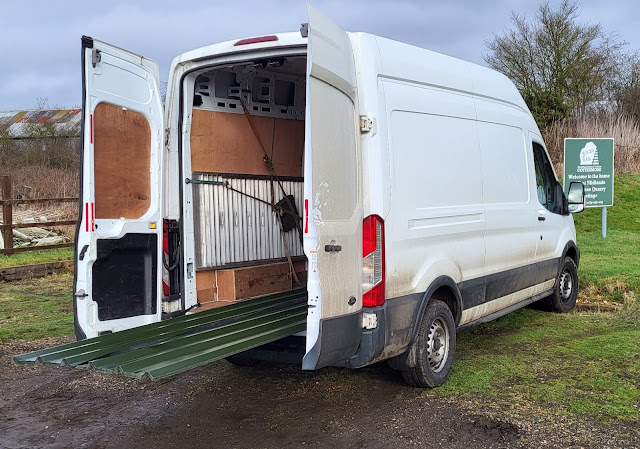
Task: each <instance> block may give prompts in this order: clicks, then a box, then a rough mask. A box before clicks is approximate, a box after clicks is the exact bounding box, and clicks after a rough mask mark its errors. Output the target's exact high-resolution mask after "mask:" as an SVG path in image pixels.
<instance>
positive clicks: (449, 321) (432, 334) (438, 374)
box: [402, 299, 456, 388]
mask: <svg viewBox="0 0 640 449" xmlns="http://www.w3.org/2000/svg"><path fill="white" fill-rule="evenodd" d="M413 345H415V350H416V366H415V367H413V368H409V369H407V370H402V378H403V379H404V381H405V382H406V383H408V384H409V385H411V386H414V387H419V388H434V387H437V386H438V385H442V384H443V383H444V381H445V380H447V377H449V373H450V372H451V366H452V365H453V356H454V354H455V352H456V325H455V321H454V320H453V315H452V314H451V310H450V309H449V307H448V306H447V305H446V304H445V303H444V302H442V301H440V300H438V299H431V300H430V301H429V304H428V305H427V308H426V309H425V311H424V314H423V315H422V320H421V321H420V327H419V328H418V335H417V336H416V339H415V341H414V342H413ZM411 349H412V350H413V349H414V348H411ZM434 350H435V351H436V354H435V355H432V354H433V351H434Z"/></svg>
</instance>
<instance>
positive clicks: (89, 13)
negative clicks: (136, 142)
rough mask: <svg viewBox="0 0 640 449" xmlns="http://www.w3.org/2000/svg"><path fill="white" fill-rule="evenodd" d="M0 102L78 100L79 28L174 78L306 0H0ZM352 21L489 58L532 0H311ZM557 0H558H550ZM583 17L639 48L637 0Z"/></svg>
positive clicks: (295, 21)
mask: <svg viewBox="0 0 640 449" xmlns="http://www.w3.org/2000/svg"><path fill="white" fill-rule="evenodd" d="M0 2H1V3H0V5H2V6H1V9H0V110H10V109H30V108H34V107H35V106H36V99H38V98H48V104H49V106H51V107H53V106H67V107H71V106H78V105H79V104H80V102H81V99H80V95H81V90H80V89H81V87H80V73H81V72H80V37H81V36H82V35H83V34H84V35H88V36H91V37H94V38H96V39H100V40H103V41H106V42H109V43H112V44H114V45H117V46H119V47H123V48H126V49H128V50H131V51H134V52H136V53H139V54H142V55H144V56H147V57H149V58H151V59H155V60H156V61H158V63H159V64H160V77H161V79H162V80H163V81H165V80H166V79H167V76H168V73H167V72H168V70H169V64H170V62H171V59H172V58H173V57H174V56H176V55H178V54H179V53H182V52H185V51H187V50H191V49H194V48H197V47H201V46H204V45H207V44H211V43H215V42H221V41H225V40H230V39H236V38H240V37H247V36H255V35H261V34H270V33H275V32H283V31H297V30H298V29H299V28H300V23H302V22H306V21H307V19H306V9H305V3H304V1H294V0H279V1H275V0H263V1H254V2H251V1H245V0H231V1H224V2H222V1H209V2H207V1H206V0H205V1H198V2H188V1H180V0H178V1H176V0H171V1H168V0H129V1H117V0H114V1H109V0H103V1H100V2H88V1H86V0H84V1H79V0H67V1H64V2H55V1H41V0H23V1H17V2H16V1H8V0H0ZM311 3H312V4H313V5H314V6H315V7H316V8H317V9H319V10H320V11H322V12H324V13H325V14H327V15H328V16H330V17H331V18H333V19H334V20H335V21H336V22H337V23H338V24H339V25H340V26H341V27H342V28H343V29H345V30H347V31H363V32H369V33H374V34H378V35H381V36H385V37H388V38H391V39H395V40H399V41H403V42H407V43H411V44H414V45H418V46H421V47H424V48H428V49H430V50H434V51H437V52H441V53H445V54H448V55H451V56H455V57H458V58H461V59H465V60H468V61H472V62H476V63H479V64H483V60H482V54H483V53H484V52H485V51H486V50H485V41H486V40H487V39H490V38H491V37H492V36H493V34H494V33H501V32H502V31H503V30H504V29H505V27H508V26H509V25H510V23H509V15H510V12H511V11H516V12H518V13H526V14H527V15H529V16H532V15H533V14H534V13H535V10H536V9H537V6H538V5H539V2H537V1H524V0H484V1H477V0H449V1H447V0H440V1H426V0H425V1H421V0H405V1H401V0H396V1H391V0H388V1H387V0H351V1H345V2H340V1H332V0H312V1H311ZM550 3H551V4H552V5H553V6H556V5H557V4H558V3H559V0H552V1H551V2H550ZM581 12H582V14H581V16H580V20H581V21H583V22H588V23H600V24H601V25H602V26H603V27H604V29H605V30H606V31H609V32H616V33H618V35H619V36H620V39H621V40H624V41H626V42H628V43H629V48H630V49H640V27H638V19H637V17H638V13H640V4H639V3H638V2H637V0H635V1H634V0H608V1H606V0H584V1H582V2H581Z"/></svg>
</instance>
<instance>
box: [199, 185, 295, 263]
mask: <svg viewBox="0 0 640 449" xmlns="http://www.w3.org/2000/svg"><path fill="white" fill-rule="evenodd" d="M194 179H196V180H201V181H219V182H228V183H229V184H230V185H231V187H233V188H234V189H236V190H239V191H241V192H244V193H246V194H247V195H250V196H253V197H256V198H260V199H262V200H263V201H267V202H270V200H271V182H270V181H269V180H268V179H247V178H234V177H232V176H229V175H217V174H195V175H194ZM281 182H282V187H283V188H284V191H285V192H287V194H289V195H293V197H294V199H295V203H296V208H297V209H298V213H299V214H301V213H302V211H303V210H304V209H303V188H304V183H303V181H281ZM273 187H274V193H275V202H276V203H277V202H278V201H280V200H281V199H282V198H283V194H282V191H281V190H280V188H279V187H278V185H277V183H275V182H274V186H273ZM193 204H194V216H195V222H194V225H195V241H196V247H195V253H196V268H199V269H201V268H215V267H221V266H224V265H227V264H235V263H241V262H249V261H260V260H268V259H278V258H283V257H286V254H285V250H284V244H283V242H282V236H281V235H280V223H279V220H278V217H277V216H276V214H275V213H274V212H273V211H272V210H271V206H270V205H269V204H264V203H261V202H260V201H257V200H255V199H254V198H249V197H248V196H245V195H242V194H240V193H237V192H234V191H232V190H229V189H228V188H226V187H225V186H222V185H210V184H194V185H193ZM285 239H286V241H287V245H288V247H289V251H290V252H291V256H301V255H303V254H304V252H303V249H302V245H301V244H300V239H299V233H298V231H297V230H296V229H293V230H291V231H289V232H287V233H286V234H285Z"/></svg>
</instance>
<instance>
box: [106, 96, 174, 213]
mask: <svg viewBox="0 0 640 449" xmlns="http://www.w3.org/2000/svg"><path fill="white" fill-rule="evenodd" d="M93 126H94V132H93V134H94V145H93V153H94V180H95V218H103V219H104V218H121V217H124V218H140V217H141V216H142V215H144V213H145V212H147V210H149V206H150V205H151V173H150V167H151V128H150V126H149V122H148V121H147V119H146V118H145V117H144V116H143V115H142V114H140V113H139V112H135V111H131V110H128V109H126V108H121V107H118V106H114V105H111V104H108V103H100V104H99V105H98V106H97V107H96V109H95V111H94V113H93ZM158 176H162V173H159V174H158Z"/></svg>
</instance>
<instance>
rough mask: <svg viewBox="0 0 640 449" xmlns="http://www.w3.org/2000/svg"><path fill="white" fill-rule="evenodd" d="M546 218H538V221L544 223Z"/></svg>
mask: <svg viewBox="0 0 640 449" xmlns="http://www.w3.org/2000/svg"><path fill="white" fill-rule="evenodd" d="M545 220H546V218H545V217H538V221H545Z"/></svg>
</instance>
